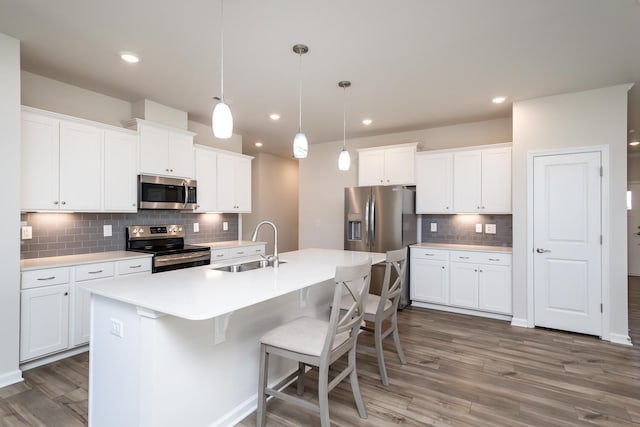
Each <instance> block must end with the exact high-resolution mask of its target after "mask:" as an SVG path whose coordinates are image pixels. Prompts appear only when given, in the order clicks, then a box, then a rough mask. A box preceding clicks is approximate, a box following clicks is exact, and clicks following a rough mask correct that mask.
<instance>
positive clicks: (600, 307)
mask: <svg viewBox="0 0 640 427" xmlns="http://www.w3.org/2000/svg"><path fill="white" fill-rule="evenodd" d="M600 313H602V304H600Z"/></svg>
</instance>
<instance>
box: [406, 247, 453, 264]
mask: <svg viewBox="0 0 640 427" xmlns="http://www.w3.org/2000/svg"><path fill="white" fill-rule="evenodd" d="M411 258H422V259H437V260H441V261H448V260H449V251H445V250H441V249H431V248H411Z"/></svg>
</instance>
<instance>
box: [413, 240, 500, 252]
mask: <svg viewBox="0 0 640 427" xmlns="http://www.w3.org/2000/svg"><path fill="white" fill-rule="evenodd" d="M411 247H412V248H431V249H448V250H455V251H478V252H502V253H512V252H513V249H512V248H511V246H488V245H459V244H455V243H428V242H423V243H416V244H415V245H411Z"/></svg>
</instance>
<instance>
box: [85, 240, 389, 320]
mask: <svg viewBox="0 0 640 427" xmlns="http://www.w3.org/2000/svg"><path fill="white" fill-rule="evenodd" d="M384 259H385V254H382V253H372V252H356V251H343V250H337V249H304V250H300V251H294V252H285V253H283V254H281V255H280V261H281V262H283V261H286V263H284V264H281V265H280V266H279V267H278V268H275V269H274V268H271V267H270V268H262V269H256V270H251V271H245V272H241V273H229V272H223V271H218V270H213V269H211V268H210V266H202V267H194V268H187V269H183V270H174V271H167V272H163V273H156V274H150V275H142V276H137V277H130V278H127V277H121V278H117V279H112V280H100V281H96V282H95V283H88V282H84V283H83V284H81V287H82V288H84V289H87V290H89V291H91V292H92V293H94V294H97V295H101V296H104V297H107V298H112V299H115V300H118V301H122V302H125V303H128V304H132V305H135V306H138V307H142V308H146V309H149V310H154V311H157V312H160V313H165V314H169V315H172V316H176V317H181V318H184V319H188V320H204V319H211V318H214V317H217V316H221V315H223V314H227V313H231V312H233V311H235V310H238V309H241V308H244V307H248V306H251V305H254V304H258V303H260V302H263V301H267V300H270V299H272V298H276V297H278V296H281V295H284V294H287V293H289V292H293V291H297V290H299V289H304V288H306V287H309V286H311V285H315V284H317V283H321V282H324V281H326V280H330V279H333V277H334V275H335V270H336V266H339V265H353V264H358V263H361V262H364V261H368V262H370V263H371V264H376V263H378V262H382V261H384Z"/></svg>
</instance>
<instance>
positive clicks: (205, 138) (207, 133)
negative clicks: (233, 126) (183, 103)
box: [189, 120, 242, 153]
mask: <svg viewBox="0 0 640 427" xmlns="http://www.w3.org/2000/svg"><path fill="white" fill-rule="evenodd" d="M189 130H190V131H191V132H195V133H197V135H196V136H195V137H194V138H193V141H194V142H195V143H196V144H200V145H206V146H208V147H213V148H217V149H219V150H227V151H233V152H235V153H242V135H238V134H235V133H234V134H233V135H231V138H229V139H220V138H216V137H215V136H213V129H211V124H206V125H204V124H202V123H198V122H194V121H192V120H189Z"/></svg>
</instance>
